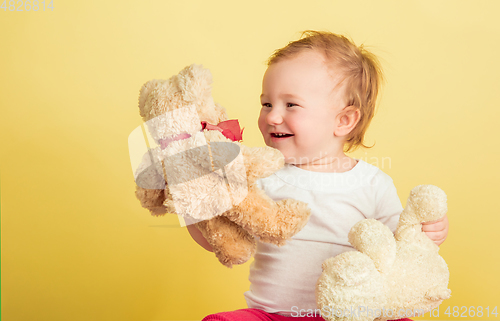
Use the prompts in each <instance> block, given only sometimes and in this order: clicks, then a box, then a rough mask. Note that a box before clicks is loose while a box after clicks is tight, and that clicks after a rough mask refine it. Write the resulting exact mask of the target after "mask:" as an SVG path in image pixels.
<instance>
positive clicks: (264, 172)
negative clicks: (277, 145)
mask: <svg viewBox="0 0 500 321" xmlns="http://www.w3.org/2000/svg"><path fill="white" fill-rule="evenodd" d="M240 147H241V151H242V153H243V157H244V159H245V166H246V168H247V176H248V180H249V182H250V183H252V182H254V181H255V180H256V179H259V178H264V177H267V176H269V175H271V174H273V173H274V172H276V171H278V170H279V169H281V168H282V167H283V165H284V164H285V162H284V157H283V154H282V153H281V152H280V151H279V150H277V149H274V148H271V147H267V146H266V147H247V146H245V145H240Z"/></svg>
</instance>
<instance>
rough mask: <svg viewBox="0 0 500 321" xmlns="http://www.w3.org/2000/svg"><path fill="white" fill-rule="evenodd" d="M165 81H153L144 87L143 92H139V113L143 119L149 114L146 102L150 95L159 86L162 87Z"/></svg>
mask: <svg viewBox="0 0 500 321" xmlns="http://www.w3.org/2000/svg"><path fill="white" fill-rule="evenodd" d="M164 82H165V80H162V79H153V80H150V81H148V82H147V83H145V84H144V85H142V87H141V90H140V91H139V113H140V114H141V117H142V118H143V119H145V118H146V116H147V115H148V113H149V110H146V109H147V108H146V100H147V99H148V96H149V94H150V93H151V91H153V90H154V89H155V88H157V87H158V86H161V84H162V83H164Z"/></svg>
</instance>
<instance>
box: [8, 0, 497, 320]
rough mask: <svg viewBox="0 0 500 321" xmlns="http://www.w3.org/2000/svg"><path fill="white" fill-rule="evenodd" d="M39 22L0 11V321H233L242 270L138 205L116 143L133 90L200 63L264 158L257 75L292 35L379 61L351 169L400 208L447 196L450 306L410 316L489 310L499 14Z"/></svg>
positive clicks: (439, 9) (151, 4)
mask: <svg viewBox="0 0 500 321" xmlns="http://www.w3.org/2000/svg"><path fill="white" fill-rule="evenodd" d="M1 1H2V0H0V2H1ZM7 2H8V1H7ZM16 3H19V2H17V1H16ZM46 3H48V0H46ZM7 5H8V3H7ZM40 5H41V4H40ZM54 8H55V9H54V10H53V11H50V10H48V9H46V11H42V10H41V9H40V10H39V11H38V12H33V11H30V12H26V11H25V12H10V11H8V10H7V11H4V10H0V48H1V50H0V106H1V118H0V119H1V120H0V121H1V123H0V125H1V127H0V128H1V129H0V130H1V138H0V139H1V148H0V155H1V163H0V164H1V173H0V174H1V192H2V194H1V202H2V212H1V215H2V221H1V223H2V225H1V228H2V248H1V249H2V257H1V258H2V265H1V268H2V280H1V281H2V293H1V294H2V318H3V319H4V320H7V321H18V320H74V321H77V320H82V321H83V320H120V321H125V320H134V321H135V320H200V319H201V318H202V317H203V316H205V315H207V314H210V313H215V312H219V311H224V310H234V309H239V308H245V307H246V304H245V301H244V297H243V292H244V291H245V290H247V288H248V285H249V283H248V280H247V276H248V275H247V273H248V267H249V264H248V263H247V264H245V265H243V266H237V267H235V268H233V269H227V268H225V267H223V266H222V265H220V264H219V263H218V261H217V260H216V259H215V257H214V256H213V254H212V253H209V252H205V251H204V250H203V249H202V248H201V247H199V246H198V245H197V244H195V242H194V241H193V240H192V239H191V238H190V237H189V235H188V233H187V230H186V229H185V228H181V227H179V223H178V220H177V218H176V217H175V216H173V215H171V216H166V217H161V218H155V217H151V216H150V215H149V214H148V212H147V211H146V210H145V209H143V208H141V207H140V204H139V202H138V201H137V200H136V199H135V197H134V182H133V176H132V170H131V166H130V162H129V155H128V146H127V138H128V135H129V133H130V132H131V131H132V130H133V129H135V128H136V127H137V126H139V125H140V123H141V119H140V117H139V113H138V108H137V99H138V93H139V89H140V87H141V85H142V84H143V83H144V82H146V81H148V80H150V79H153V78H168V77H170V76H171V75H173V74H176V73H177V72H178V71H179V70H180V69H182V68H183V67H184V66H186V65H189V64H191V63H201V64H203V65H204V66H205V67H208V68H210V69H211V71H212V73H213V77H214V89H213V96H214V98H215V100H216V101H217V102H219V103H220V104H222V105H223V106H224V107H225V108H226V109H227V110H228V113H229V115H230V117H232V118H238V119H239V120H240V122H241V124H242V126H243V127H245V131H244V139H245V143H246V144H247V145H248V146H263V140H262V139H261V137H260V133H259V131H258V128H257V124H256V121H257V116H258V113H259V109H260V105H259V98H258V97H259V95H260V86H261V79H262V75H263V73H264V71H265V64H264V62H265V60H266V59H267V57H268V56H269V55H270V54H271V53H272V52H273V50H275V49H276V48H279V47H282V46H284V45H285V44H286V43H287V42H288V41H291V40H295V39H297V37H298V36H299V34H300V31H302V30H305V29H319V30H329V31H333V32H337V33H342V34H347V35H349V36H351V37H352V38H353V39H354V41H355V42H356V43H357V44H360V43H365V44H366V45H370V46H371V48H372V51H373V52H374V53H375V54H377V55H378V56H379V57H380V58H381V60H382V63H383V66H384V69H385V72H386V77H387V80H388V81H387V86H386V87H385V89H384V91H383V95H382V101H381V105H380V109H379V112H378V114H377V115H376V117H375V119H374V121H373V123H372V126H371V127H370V129H369V131H368V136H367V141H368V143H369V144H372V143H376V145H375V147H374V148H372V149H370V150H366V151H365V150H359V151H357V152H355V153H354V154H352V156H354V157H357V158H362V159H363V160H365V161H367V162H369V163H372V164H375V165H378V166H379V167H380V168H381V169H382V170H384V171H385V172H386V173H388V174H389V175H391V176H392V178H393V179H394V182H395V184H396V187H397V188H398V192H399V196H400V198H401V200H402V203H403V205H405V204H406V198H407V196H408V193H409V191H410V190H411V188H412V187H414V186H416V185H420V184H434V185H437V186H440V187H441V188H442V189H443V190H444V191H445V192H446V193H447V195H448V201H449V218H450V229H451V231H450V234H449V237H448V240H447V241H446V242H445V243H444V244H443V245H442V246H441V251H440V253H441V255H442V256H443V257H444V258H445V260H446V261H447V263H448V265H449V269H450V271H451V278H450V288H451V289H452V291H453V293H452V295H453V296H452V298H451V299H449V300H447V301H445V302H444V303H443V305H442V306H441V308H440V316H439V318H429V317H428V314H427V315H426V317H425V319H457V318H453V316H450V317H449V316H446V315H445V314H444V312H445V310H446V308H447V307H453V306H458V307H461V306H467V307H478V306H483V307H484V308H486V307H487V306H489V307H490V309H491V308H492V307H494V306H498V305H500V294H499V293H500V292H499V290H498V289H499V288H500V281H499V275H498V267H499V265H500V256H499V252H498V249H497V247H498V244H499V243H500V233H499V232H498V226H499V224H500V219H499V215H498V214H499V210H498V202H497V201H498V199H499V195H500V189H499V187H498V182H499V181H500V175H499V169H498V165H497V164H496V162H497V160H498V159H497V157H498V156H499V147H500V146H499V143H498V133H499V130H498V127H499V125H498V120H499V118H500V111H499V110H500V108H499V102H500V91H499V84H500V83H499V78H498V77H499V75H500V64H499V63H498V55H499V51H500V50H499V49H500V44H499V42H500V24H499V23H498V15H499V13H500V2H499V1H493V0H491V1H485V0H476V1H435V0H434V1H396V0H394V1H333V0H311V1H277V0H276V1H262V0H257V1H245V2H243V1H215V0H214V1H206V0H200V1H191V0H188V1H166V0H161V1H160V0H156V1H95V0H92V1H62V0H61V1H58V0H56V1H54ZM383 158H386V160H385V163H382V159H383ZM387 159H390V163H388V160H387ZM297 277H298V278H300V276H297ZM468 319H474V318H468ZM475 319H478V318H475ZM479 319H481V320H498V319H499V318H498V317H494V316H491V315H490V317H489V318H488V317H486V316H483V317H482V318H479Z"/></svg>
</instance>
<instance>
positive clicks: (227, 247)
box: [195, 216, 256, 268]
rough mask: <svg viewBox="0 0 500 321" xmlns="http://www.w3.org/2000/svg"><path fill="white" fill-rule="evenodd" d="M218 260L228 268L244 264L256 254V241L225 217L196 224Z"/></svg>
mask: <svg viewBox="0 0 500 321" xmlns="http://www.w3.org/2000/svg"><path fill="white" fill-rule="evenodd" d="M195 226H196V227H197V228H198V229H199V230H200V232H201V234H202V235H203V237H204V238H205V239H206V240H207V241H208V243H209V244H210V246H211V247H212V249H213V252H214V253H215V256H216V257H217V259H218V260H219V261H220V262H221V263H222V264H223V265H224V266H227V267H229V268H230V267H232V266H233V265H234V264H243V263H245V262H246V261H248V260H249V259H250V257H251V256H252V255H253V254H254V253H255V247H256V244H255V240H254V238H253V237H252V236H251V235H250V234H248V232H246V231H245V230H243V229H242V228H241V227H240V226H238V225H236V224H235V223H233V222H231V221H230V220H229V219H228V218H226V217H224V216H217V217H214V218H212V219H210V220H205V221H201V222H197V223H195Z"/></svg>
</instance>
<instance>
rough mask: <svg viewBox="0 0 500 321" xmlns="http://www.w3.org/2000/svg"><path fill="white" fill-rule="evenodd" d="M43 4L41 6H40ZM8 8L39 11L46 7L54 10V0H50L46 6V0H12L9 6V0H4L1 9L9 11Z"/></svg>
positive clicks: (11, 9) (10, 9)
mask: <svg viewBox="0 0 500 321" xmlns="http://www.w3.org/2000/svg"><path fill="white" fill-rule="evenodd" d="M40 4H41V6H40ZM7 8H8V9H9V11H31V10H33V11H38V10H40V8H42V10H43V11H45V8H47V9H50V10H54V0H50V2H49V3H48V6H47V7H45V0H44V1H38V0H33V1H30V0H26V1H22V0H17V1H14V0H10V1H9V5H8V6H7V0H4V2H2V6H0V9H3V10H4V11H7Z"/></svg>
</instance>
